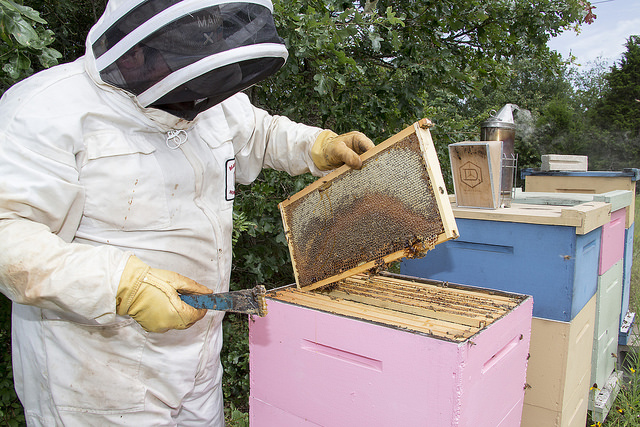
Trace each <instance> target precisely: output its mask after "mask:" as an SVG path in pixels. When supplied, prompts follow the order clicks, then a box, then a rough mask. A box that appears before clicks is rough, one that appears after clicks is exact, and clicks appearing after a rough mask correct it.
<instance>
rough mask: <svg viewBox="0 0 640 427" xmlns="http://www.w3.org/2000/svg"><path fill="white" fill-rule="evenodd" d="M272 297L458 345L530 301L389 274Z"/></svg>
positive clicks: (289, 290) (286, 290)
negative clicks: (524, 302) (457, 343)
mask: <svg viewBox="0 0 640 427" xmlns="http://www.w3.org/2000/svg"><path fill="white" fill-rule="evenodd" d="M267 296H268V297H269V298H272V299H275V300H278V301H282V302H286V303H290V304H296V305H301V306H305V307H309V308H313V309H317V310H322V311H326V312H329V313H333V314H339V315H342V316H346V317H351V318H354V319H358V320H365V321H369V322H373V323H376V324H381V325H386V326H389V327H392V328H398V329H402V330H407V331H413V332H416V333H419V334H422V335H428V336H432V337H436V338H439V339H444V340H448V341H453V342H463V341H465V340H467V339H469V338H471V337H473V336H474V335H476V334H477V333H478V332H480V331H482V330H483V329H484V328H486V327H487V326H489V325H491V324H492V323H493V322H495V321H496V320H498V319H500V318H502V317H503V316H505V315H507V314H508V313H509V312H510V311H512V310H513V309H514V308H515V307H517V306H518V305H520V304H521V303H522V302H523V301H524V300H525V299H527V298H530V297H529V296H526V295H517V294H510V293H507V292H501V291H494V290H488V289H481V288H473V287H470V286H463V285H457V284H452V283H447V282H441V281H436V280H428V279H419V278H415V277H408V276H402V275H397V274H393V273H388V272H382V273H380V274H374V275H369V274H366V273H360V274H356V275H354V276H351V277H347V278H344V279H342V280H339V281H338V282H336V283H333V284H331V285H329V286H325V287H323V288H322V289H316V290H314V291H311V292H308V291H307V290H306V289H298V288H296V287H293V286H287V287H284V288H278V289H274V290H272V291H270V292H269V293H268V295H267Z"/></svg>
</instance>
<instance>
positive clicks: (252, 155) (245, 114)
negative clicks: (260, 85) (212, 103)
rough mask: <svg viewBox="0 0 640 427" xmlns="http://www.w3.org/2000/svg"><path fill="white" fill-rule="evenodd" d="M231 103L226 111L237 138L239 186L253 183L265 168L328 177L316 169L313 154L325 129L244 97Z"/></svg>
mask: <svg viewBox="0 0 640 427" xmlns="http://www.w3.org/2000/svg"><path fill="white" fill-rule="evenodd" d="M229 101H230V102H227V103H223V108H224V111H225V116H226V117H227V121H228V123H229V128H230V130H231V133H232V137H233V144H234V150H235V157H236V162H237V163H236V181H237V182H238V183H241V184H248V183H251V182H252V181H253V180H254V179H255V178H256V177H257V176H258V174H259V173H260V171H261V170H262V169H263V168H271V169H277V170H281V171H285V172H287V173H289V174H291V175H300V174H302V173H306V172H311V173H312V174H313V175H315V176H321V175H324V174H326V172H322V171H320V170H319V169H317V168H316V167H315V165H314V164H313V161H312V160H311V155H310V153H311V146H312V145H313V143H314V142H315V140H316V138H317V137H318V135H319V134H320V132H322V131H323V129H321V128H317V127H313V126H307V125H304V124H301V123H295V122H293V121H292V120H290V119H288V118H287V117H284V116H276V115H270V114H269V113H267V112H266V111H264V110H261V109H259V108H257V107H254V106H253V105H251V103H250V102H249V100H248V98H247V97H246V95H244V94H239V95H236V96H234V97H233V98H231V99H230V100H229Z"/></svg>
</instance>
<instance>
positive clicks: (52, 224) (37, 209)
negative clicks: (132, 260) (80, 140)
mask: <svg viewBox="0 0 640 427" xmlns="http://www.w3.org/2000/svg"><path fill="white" fill-rule="evenodd" d="M45 141H46V140H45V138H42V140H41V141H38V142H36V141H34V140H33V139H29V140H20V141H18V140H15V139H12V138H10V137H9V136H7V135H5V134H0V176H2V184H1V186H0V291H2V293H3V294H5V295H6V296H7V297H9V298H10V299H11V300H13V301H14V302H16V303H19V304H28V305H34V306H37V307H40V308H44V309H50V310H55V311H58V312H61V313H62V314H63V315H65V316H67V317H70V318H76V319H87V320H90V319H94V320H96V321H97V322H99V323H106V322H109V321H113V320H114V319H115V296H116V291H117V285H118V283H119V278H120V275H121V273H122V269H123V268H124V264H125V263H126V260H127V259H128V256H129V255H128V254H127V253H125V252H123V251H121V250H119V249H117V248H113V247H109V246H96V247H94V246H90V245H84V244H77V243H71V241H72V239H73V236H74V234H75V231H76V229H77V226H78V223H79V221H80V217H81V215H82V205H83V202H84V192H83V189H82V187H81V186H80V185H78V182H77V175H78V174H77V170H76V166H75V157H74V155H73V154H72V153H71V152H67V151H65V150H63V149H61V148H60V147H56V146H54V145H53V144H47V143H46V142H45Z"/></svg>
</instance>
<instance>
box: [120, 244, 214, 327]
mask: <svg viewBox="0 0 640 427" xmlns="http://www.w3.org/2000/svg"><path fill="white" fill-rule="evenodd" d="M178 292H180V293H185V294H210V293H212V292H213V291H212V290H211V289H209V288H207V287H206V286H203V285H201V284H199V283H197V282H195V281H193V280H191V279H189V278H188V277H184V276H182V275H180V274H178V273H176V272H173V271H169V270H159V269H157V268H151V267H149V266H148V265H147V264H145V263H144V262H142V261H141V260H140V259H139V258H137V257H135V256H132V257H131V258H129V261H127V265H126V266H125V268H124V271H123V272H122V276H121V278H120V284H119V286H118V292H117V294H116V312H117V313H118V314H119V315H121V316H125V315H129V316H131V317H133V318H134V319H135V321H136V322H138V323H139V324H140V326H142V327H143V328H144V329H145V330H146V331H148V332H166V331H168V330H169V329H187V328H188V327H190V326H191V325H193V324H194V323H196V322H197V321H198V320H200V319H202V318H203V317H204V315H205V314H206V312H207V310H205V309H196V308H193V307H191V306H190V305H189V304H186V303H185V302H183V301H182V300H181V299H180V296H179V294H178Z"/></svg>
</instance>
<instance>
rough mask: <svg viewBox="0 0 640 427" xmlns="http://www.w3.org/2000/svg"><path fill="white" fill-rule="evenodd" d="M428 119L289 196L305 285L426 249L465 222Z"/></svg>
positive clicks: (292, 242) (292, 244) (297, 268)
mask: <svg viewBox="0 0 640 427" xmlns="http://www.w3.org/2000/svg"><path fill="white" fill-rule="evenodd" d="M429 127H431V122H430V121H429V120H428V119H422V120H421V121H419V122H416V123H414V124H413V125H411V126H409V127H407V128H406V129H404V130H403V131H401V132H399V133H398V134H396V135H394V136H392V137H391V138H389V139H387V140H386V141H384V142H382V143H380V144H379V145H377V146H376V147H375V148H373V149H371V150H369V151H367V152H366V153H364V154H363V155H362V156H361V159H362V162H363V165H362V169H360V170H354V169H351V168H349V167H348V166H346V165H345V166H341V167H340V168H338V169H336V170H334V171H333V172H331V173H330V174H328V175H326V176H324V177H322V178H319V179H318V180H317V181H315V182H314V183H313V184H311V185H309V186H308V187H306V188H305V189H303V190H301V191H300V192H298V193H296V194H294V195H293V196H291V197H290V198H288V199H287V200H285V201H283V202H281V203H280V204H279V205H278V207H279V209H280V213H281V215H282V221H283V225H284V231H285V236H286V238H287V243H288V246H289V253H290V255H291V262H292V265H293V271H294V275H295V279H296V285H297V287H298V288H303V289H305V290H313V289H316V288H319V287H322V286H325V285H327V284H330V283H334V282H336V281H338V280H341V279H343V278H346V277H350V276H352V275H354V274H358V273H362V272H365V271H367V270H370V271H373V272H375V271H378V270H381V269H384V268H385V266H386V265H387V264H389V263H391V262H393V261H396V260H398V259H400V258H403V257H408V258H413V257H420V256H423V255H424V254H425V253H426V252H427V251H428V250H429V249H432V248H433V247H434V246H435V245H437V244H439V243H442V242H444V241H446V240H449V239H452V238H457V237H458V230H457V226H456V223H455V218H454V216H453V211H452V209H451V204H450V201H449V196H448V195H447V191H446V186H445V183H444V179H443V177H442V172H441V169H440V163H439V161H438V157H437V153H436V150H435V147H434V145H433V140H432V138H431V133H430V132H429Z"/></svg>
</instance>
